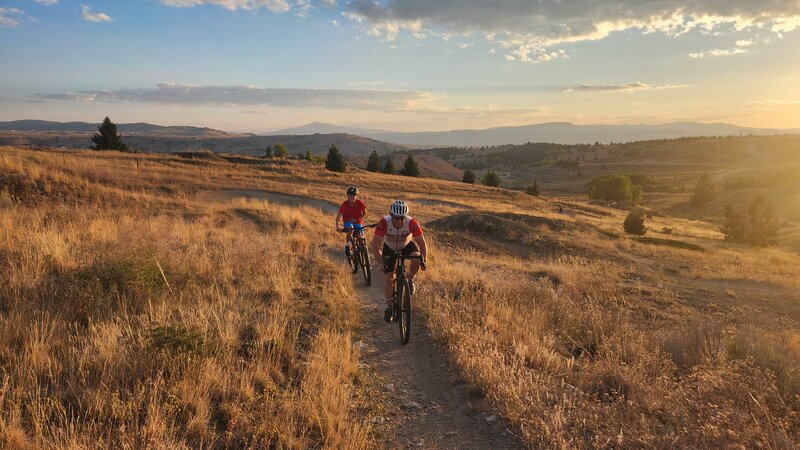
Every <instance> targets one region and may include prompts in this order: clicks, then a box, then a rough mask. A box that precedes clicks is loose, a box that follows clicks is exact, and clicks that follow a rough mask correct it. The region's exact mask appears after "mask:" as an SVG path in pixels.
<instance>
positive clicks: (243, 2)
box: [161, 0, 335, 13]
mask: <svg viewBox="0 0 800 450" xmlns="http://www.w3.org/2000/svg"><path fill="white" fill-rule="evenodd" d="M161 3H162V4H164V5H166V6H172V7H176V8H188V7H192V6H200V5H216V6H219V7H222V8H225V9H227V10H229V11H236V10H239V9H242V10H245V11H255V10H257V9H261V8H265V9H267V10H269V11H271V12H274V13H285V12H289V11H291V10H292V8H293V6H294V8H295V10H296V11H297V10H300V11H307V10H308V9H309V8H310V7H311V5H310V3H309V2H308V1H307V0H293V1H292V3H290V2H289V1H287V0H161ZM334 3H335V2H334Z"/></svg>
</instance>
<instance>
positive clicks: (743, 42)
mask: <svg viewBox="0 0 800 450" xmlns="http://www.w3.org/2000/svg"><path fill="white" fill-rule="evenodd" d="M750 45H753V41H752V40H749V39H747V40H744V39H742V40H738V41H736V46H737V47H748V46H750Z"/></svg>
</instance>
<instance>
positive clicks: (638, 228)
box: [622, 208, 647, 236]
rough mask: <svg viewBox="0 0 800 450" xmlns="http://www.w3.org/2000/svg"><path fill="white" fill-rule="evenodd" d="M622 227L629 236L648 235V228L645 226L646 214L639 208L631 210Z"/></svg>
mask: <svg viewBox="0 0 800 450" xmlns="http://www.w3.org/2000/svg"><path fill="white" fill-rule="evenodd" d="M622 225H623V228H624V229H625V232H626V233H628V234H635V235H637V236H644V234H645V233H647V227H646V226H645V225H644V213H643V212H642V210H641V209H639V208H633V209H631V212H630V213H628V217H626V218H625V222H623V224H622Z"/></svg>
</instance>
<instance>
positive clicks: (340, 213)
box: [336, 211, 342, 231]
mask: <svg viewBox="0 0 800 450" xmlns="http://www.w3.org/2000/svg"><path fill="white" fill-rule="evenodd" d="M341 218H342V212H341V211H339V214H337V215H336V230H337V231H338V230H339V219H341Z"/></svg>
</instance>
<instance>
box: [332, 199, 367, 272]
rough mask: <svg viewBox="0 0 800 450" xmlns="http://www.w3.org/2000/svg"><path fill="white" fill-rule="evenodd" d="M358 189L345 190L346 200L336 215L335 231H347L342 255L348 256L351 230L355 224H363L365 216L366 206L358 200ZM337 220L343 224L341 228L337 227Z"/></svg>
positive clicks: (351, 235) (351, 236)
mask: <svg viewBox="0 0 800 450" xmlns="http://www.w3.org/2000/svg"><path fill="white" fill-rule="evenodd" d="M357 195H358V188H357V187H355V186H350V187H349V188H347V200H345V201H344V202H343V203H342V206H340V207H339V213H338V214H337V215H336V231H342V230H347V241H346V243H345V245H344V254H345V255H346V256H348V257H349V256H350V244H351V243H352V238H353V228H354V227H355V225H356V224H359V225H363V224H364V216H366V215H367V205H365V204H364V202H362V201H361V200H358V199H357V198H356V196H357ZM339 220H341V221H342V222H343V224H342V228H340V227H339Z"/></svg>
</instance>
